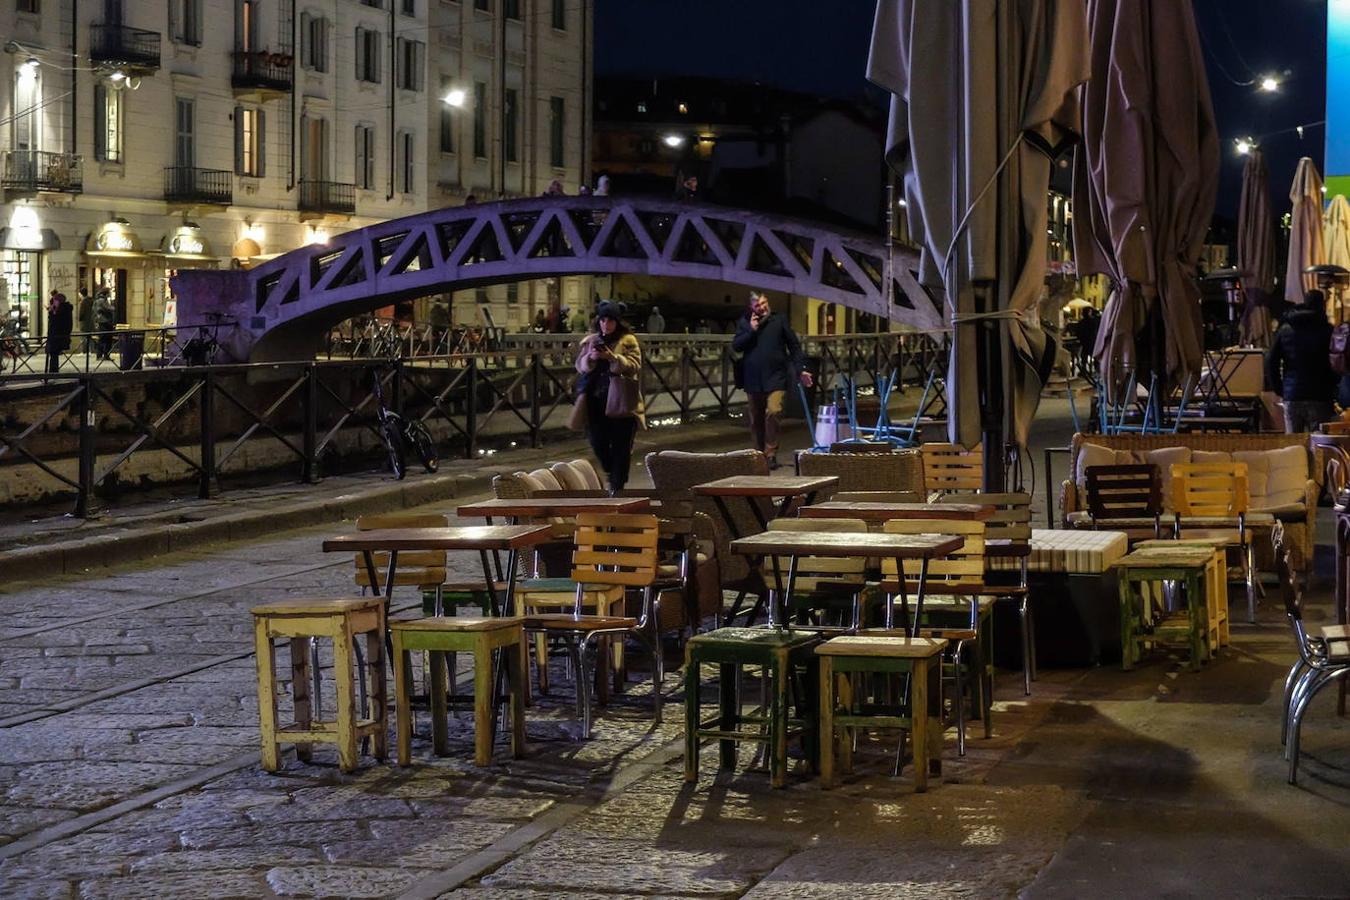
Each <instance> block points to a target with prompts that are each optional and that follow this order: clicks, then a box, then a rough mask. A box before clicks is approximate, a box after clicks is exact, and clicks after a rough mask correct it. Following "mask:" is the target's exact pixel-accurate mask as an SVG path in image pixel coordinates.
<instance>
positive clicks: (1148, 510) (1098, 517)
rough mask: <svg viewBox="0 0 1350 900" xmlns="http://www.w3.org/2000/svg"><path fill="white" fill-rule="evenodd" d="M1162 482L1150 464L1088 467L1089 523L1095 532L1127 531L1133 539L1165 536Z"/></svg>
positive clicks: (1155, 467) (1156, 468)
mask: <svg viewBox="0 0 1350 900" xmlns="http://www.w3.org/2000/svg"><path fill="white" fill-rule="evenodd" d="M1162 510H1163V503H1162V479H1161V477H1160V476H1159V474H1158V467H1157V466H1154V465H1150V464H1146V463H1141V464H1137V465H1120V466H1088V468H1087V523H1088V525H1089V527H1091V528H1092V529H1093V530H1094V531H1095V530H1101V529H1106V530H1109V531H1124V532H1125V533H1126V534H1127V535H1129V537H1130V540H1132V541H1136V540H1150V539H1155V540H1156V539H1157V538H1160V537H1162Z"/></svg>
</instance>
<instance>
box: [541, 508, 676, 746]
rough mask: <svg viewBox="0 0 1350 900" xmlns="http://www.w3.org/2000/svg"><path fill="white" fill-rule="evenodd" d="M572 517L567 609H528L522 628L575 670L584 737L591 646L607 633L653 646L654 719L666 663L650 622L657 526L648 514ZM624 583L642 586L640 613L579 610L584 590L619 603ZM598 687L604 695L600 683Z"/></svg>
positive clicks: (655, 610)
mask: <svg viewBox="0 0 1350 900" xmlns="http://www.w3.org/2000/svg"><path fill="white" fill-rule="evenodd" d="M576 521H577V529H576V537H575V541H576V549H575V550H574V551H573V553H572V573H571V574H572V577H571V579H570V581H571V584H572V589H573V602H572V609H571V611H570V612H560V613H552V614H545V613H529V612H527V613H526V614H525V616H524V625H525V631H526V633H527V634H530V633H533V634H542V635H545V636H546V637H547V638H548V639H549V640H556V641H559V642H560V643H562V644H564V646H565V647H566V649H567V652H568V655H569V656H570V657H571V660H572V664H573V671H574V672H575V673H576V684H577V711H578V713H579V715H580V718H581V734H582V737H585V738H589V737H590V735H591V719H592V710H591V678H592V677H593V673H594V665H593V663H592V661H591V659H590V653H591V651H592V650H594V649H595V647H596V645H597V643H599V642H602V641H605V640H608V639H609V638H610V637H611V636H618V637H622V636H624V635H628V634H634V635H636V636H638V637H639V638H641V639H642V640H643V641H644V642H645V643H647V644H648V646H649V647H650V648H651V650H652V703H653V718H654V719H655V721H657V722H660V721H661V688H662V682H663V681H664V677H665V665H664V660H663V659H662V656H661V642H660V636H659V634H657V633H656V632H655V630H654V627H653V626H654V623H655V622H657V621H658V620H659V618H660V596H659V595H658V594H657V592H656V590H655V584H656V566H657V543H658V541H659V540H660V525H659V523H658V522H657V520H656V516H652V515H614V514H604V513H583V514H581V515H579V516H577V520H576ZM629 588H632V589H640V590H641V591H642V613H641V615H639V616H638V617H636V618H633V617H629V616H624V615H616V614H614V613H612V612H608V613H598V614H586V613H584V612H583V609H584V606H585V598H586V597H587V595H591V596H593V597H604V598H607V602H609V601H608V598H611V597H614V596H616V595H617V598H618V602H619V603H622V602H623V596H624V591H625V590H626V589H629ZM600 690H601V692H602V694H607V689H606V684H605V683H604V682H602V683H601V684H600Z"/></svg>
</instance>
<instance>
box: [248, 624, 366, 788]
mask: <svg viewBox="0 0 1350 900" xmlns="http://www.w3.org/2000/svg"><path fill="white" fill-rule="evenodd" d="M252 612H253V629H254V640H255V644H256V648H257V657H258V718H259V724H260V730H261V733H262V767H263V768H264V769H266V770H267V771H268V772H275V771H276V770H277V769H279V768H280V767H281V759H280V757H281V753H280V746H279V741H281V740H288V741H294V742H295V752H296V755H297V756H298V757H299V758H300V759H301V760H303V761H305V762H309V760H310V752H311V746H310V745H311V743H314V742H324V743H330V744H337V748H338V767H339V768H340V769H341V770H342V771H344V772H351V771H352V770H354V769H355V768H356V764H357V740H358V739H359V738H363V737H367V736H369V737H371V738H372V739H373V740H372V743H373V745H374V752H375V758H376V759H378V760H381V761H383V760H384V759H385V758H386V756H387V755H388V752H389V735H388V733H387V728H388V719H387V713H386V707H387V705H388V692H387V690H386V682H385V677H384V628H385V612H384V598H383V597H357V598H353V599H341V600H331V599H330V600H322V599H321V600H281V601H278V602H276V603H264V604H263V605H261V606H255V607H253V610H252ZM358 635H365V638H366V668H367V669H368V672H369V681H370V710H371V714H370V717H369V718H365V719H358V718H357V714H356V693H355V690H354V686H353V678H352V643H353V641H354V640H355V639H356V637H357V636H358ZM278 637H282V638H290V639H291V692H292V694H293V696H294V698H295V724H293V725H287V726H285V727H284V728H280V729H279V728H277V691H276V654H275V648H274V647H273V644H272V639H273V638H278ZM321 637H326V638H331V639H332V641H333V676H334V678H335V680H336V681H337V720H336V721H323V720H319V719H317V718H316V716H317V715H318V713H319V710H317V709H312V708H311V704H310V696H309V685H310V680H309V679H310V671H309V665H310V663H309V660H310V648H311V646H312V644H313V641H314V639H315V638H321Z"/></svg>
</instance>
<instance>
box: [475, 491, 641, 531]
mask: <svg viewBox="0 0 1350 900" xmlns="http://www.w3.org/2000/svg"><path fill="white" fill-rule="evenodd" d="M650 508H651V500H650V499H648V498H647V497H529V498H525V499H522V500H479V501H478V502H477V503H465V504H464V505H463V506H461V507H459V508H458V509H457V510H456V512H457V513H458V514H459V515H460V516H463V517H465V518H477V517H481V518H485V519H487V520H488V524H489V525H490V524H492V519H493V517H494V516H508V517H510V518H511V519H513V520H517V519H537V518H543V517H548V516H575V515H580V514H581V513H591V512H599V513H641V512H646V511H647V510H648V509H650Z"/></svg>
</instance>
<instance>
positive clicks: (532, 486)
mask: <svg viewBox="0 0 1350 900" xmlns="http://www.w3.org/2000/svg"><path fill="white" fill-rule="evenodd" d="M539 471H540V470H539V469H536V470H535V471H534V472H516V473H514V474H515V477H516V478H517V479H519V480H520V483H521V484H523V485H524V486H525V493H526V494H527V495H529V496H534V494H535V493H536V492H537V491H551V490H556V488H552V487H549V486H548V485H546V484H545V483H544V482H542V481H540V480H539V478H538V474H537V473H538V472H539ZM542 471H545V472H547V471H548V470H547V469H544V470H542ZM549 474H550V475H551V474H552V473H549Z"/></svg>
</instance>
